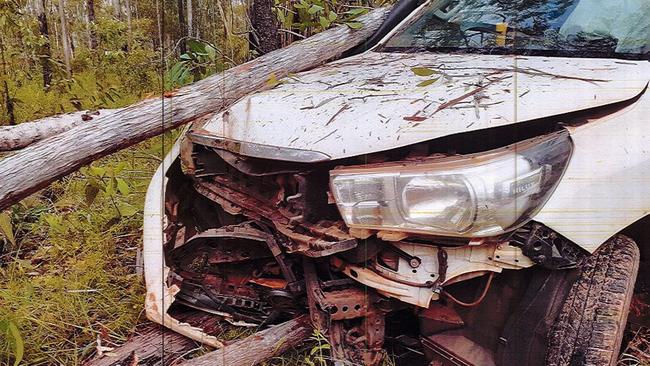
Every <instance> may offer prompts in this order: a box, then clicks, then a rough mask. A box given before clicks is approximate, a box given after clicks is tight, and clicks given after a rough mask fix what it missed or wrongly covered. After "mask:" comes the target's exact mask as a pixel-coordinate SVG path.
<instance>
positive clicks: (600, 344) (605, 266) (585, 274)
mask: <svg viewBox="0 0 650 366" xmlns="http://www.w3.org/2000/svg"><path fill="white" fill-rule="evenodd" d="M638 269H639V248H638V247H637V246H636V243H634V241H633V240H632V239H630V238H628V237H625V236H622V235H618V236H616V237H614V238H612V239H610V240H609V241H608V242H607V243H605V244H603V245H602V246H601V247H600V248H599V249H598V250H597V251H596V252H594V253H593V254H592V255H591V256H589V257H588V258H587V259H586V260H585V262H584V264H583V266H582V269H581V273H580V275H579V277H578V279H577V281H576V282H575V283H574V284H573V286H572V287H571V290H570V292H569V295H568V297H567V299H566V301H565V302H564V305H563V306H562V309H561V311H560V314H559V315H558V318H557V320H556V322H555V323H554V324H553V327H552V328H551V332H550V334H549V347H548V351H547V354H546V363H547V365H549V366H564V365H571V366H586V365H593V366H606V365H614V364H616V360H617V356H618V353H619V350H620V347H621V341H622V339H623V332H624V331H625V324H626V322H627V313H628V309H629V306H630V301H631V299H632V294H633V292H634V282H635V280H636V275H637V272H638Z"/></svg>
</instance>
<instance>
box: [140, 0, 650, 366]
mask: <svg viewBox="0 0 650 366" xmlns="http://www.w3.org/2000/svg"><path fill="white" fill-rule="evenodd" d="M405 3H406V4H407V5H410V6H412V7H411V9H410V10H412V11H410V10H409V11H408V12H407V13H408V14H401V15H400V11H401V12H402V13H404V10H403V9H404V8H405V6H406V5H404V4H405ZM400 4H401V5H402V10H400V11H397V10H395V11H394V13H396V14H393V15H392V16H393V19H392V21H393V22H394V21H395V18H396V17H400V16H401V17H402V20H401V21H400V22H399V24H398V25H397V26H395V27H392V28H393V29H390V31H389V32H387V34H385V35H384V36H383V37H381V40H380V41H379V42H378V43H376V44H375V45H373V46H372V47H371V48H370V50H368V51H364V52H361V53H358V54H356V55H351V56H348V57H344V58H342V59H340V60H337V61H334V62H331V63H329V64H326V65H324V66H322V67H319V68H316V69H313V70H311V71H308V72H303V73H300V74H297V75H293V76H291V77H290V78H287V79H285V80H282V82H281V83H280V84H279V85H277V86H275V87H273V88H270V89H268V90H264V91H261V92H258V93H255V94H252V95H249V96H247V97H245V98H243V99H242V100H239V101H238V102H237V103H235V104H234V105H233V106H232V107H231V108H229V109H228V110H227V111H225V112H223V113H220V114H219V115H218V116H216V117H213V118H211V119H208V120H205V121H202V122H200V123H195V124H194V125H192V126H191V127H190V128H189V129H188V130H187V132H186V133H185V135H184V136H183V137H182V138H181V140H179V141H178V142H177V144H176V145H175V146H174V149H173V151H172V152H171V153H170V155H169V156H168V157H167V158H166V160H165V163H164V164H163V165H162V166H161V167H160V169H159V170H158V172H157V173H156V175H155V177H154V179H153V181H152V183H151V186H150V188H149V191H148V193H147V202H146V212H145V238H144V240H145V241H144V245H145V252H144V254H145V274H146V280H147V289H148V294H147V300H146V301H147V303H146V309H147V315H148V316H149V317H150V318H151V319H152V320H154V321H157V322H159V323H162V324H164V325H165V326H168V327H170V328H172V329H174V330H175V331H177V332H180V333H182V334H184V335H187V336H189V337H191V338H193V339H196V340H199V341H201V342H204V343H206V344H210V345H213V346H219V341H218V340H217V339H216V338H215V337H213V336H211V335H208V334H207V333H206V332H204V330H202V329H201V328H200V325H191V324H185V323H182V322H180V321H178V320H176V318H175V316H173V314H172V310H174V309H175V308H177V309H183V308H193V309H199V310H201V311H205V312H208V313H211V314H215V315H217V316H220V317H223V318H224V319H226V320H228V321H230V322H231V323H233V324H236V325H241V326H262V327H264V326H270V325H273V324H277V323H279V322H282V321H283V320H286V319H288V318H292V317H295V316H296V315H297V314H301V313H309V314H310V316H311V319H312V321H313V323H314V324H315V326H317V327H319V328H320V329H321V330H322V331H323V332H324V334H326V335H327V337H328V338H329V340H330V343H331V345H332V350H333V357H334V358H335V359H337V360H339V361H340V362H343V363H345V362H352V363H355V364H364V365H376V364H378V363H379V362H380V361H381V358H382V357H383V355H384V353H385V352H384V350H385V349H386V348H387V347H389V346H390V347H393V346H394V344H395V343H399V342H400V341H401V342H402V343H407V346H406V347H404V348H408V349H418V350H420V352H422V353H423V354H424V355H425V356H426V358H427V359H428V360H434V359H435V360H438V362H442V364H451V365H481V366H483V365H612V364H615V362H616V359H617V357H618V352H619V348H620V345H621V341H622V337H623V331H624V328H625V325H626V319H627V311H628V307H629V304H630V301H631V298H632V295H633V291H634V284H635V279H636V277H637V272H638V270H639V261H640V256H641V255H643V253H644V250H646V251H647V250H648V249H650V248H649V247H648V245H647V243H648V241H647V240H648V238H649V237H650V235H649V234H650V230H645V229H646V228H647V227H648V224H650V221H648V217H650V216H648V214H649V212H650V183H649V182H650V125H649V123H650V120H649V118H650V93H647V87H648V82H649V81H650V62H648V59H649V52H650V1H648V0H619V1H605V0H524V1H507V0H435V1H427V2H425V3H422V4H416V3H415V2H413V1H411V2H408V1H406V2H404V1H403V2H402V3H400ZM400 4H398V8H399V6H400ZM406 8H407V9H408V6H406ZM635 242H636V243H635ZM639 247H640V248H641V249H642V250H641V251H640V250H639ZM162 258H164V260H162ZM389 343H390V344H389ZM391 349H398V348H394V347H393V348H391ZM396 352H398V351H396Z"/></svg>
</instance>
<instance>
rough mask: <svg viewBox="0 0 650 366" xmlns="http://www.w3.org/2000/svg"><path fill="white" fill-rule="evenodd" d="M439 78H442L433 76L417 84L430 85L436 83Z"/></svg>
mask: <svg viewBox="0 0 650 366" xmlns="http://www.w3.org/2000/svg"><path fill="white" fill-rule="evenodd" d="M439 79H440V78H433V79H429V80H425V81H423V82H421V83H419V84H418V85H417V86H428V85H431V84H433V83H435V82H436V81H438V80H439Z"/></svg>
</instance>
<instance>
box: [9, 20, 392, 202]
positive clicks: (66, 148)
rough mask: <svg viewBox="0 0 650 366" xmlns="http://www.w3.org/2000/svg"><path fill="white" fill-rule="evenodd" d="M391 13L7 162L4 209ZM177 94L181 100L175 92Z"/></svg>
mask: <svg viewBox="0 0 650 366" xmlns="http://www.w3.org/2000/svg"><path fill="white" fill-rule="evenodd" d="M388 12H389V8H380V9H376V10H373V11H372V12H370V13H368V14H366V15H364V16H361V17H359V18H358V21H359V22H361V23H362V24H363V27H362V28H361V29H358V30H351V29H349V28H348V27H347V26H338V27H336V28H332V29H329V30H326V31H324V32H322V33H319V34H316V35H314V36H312V37H309V38H307V39H305V40H302V41H298V42H295V43H293V44H291V45H290V46H288V47H286V48H282V49H279V50H275V51H273V52H270V53H268V54H266V55H263V56H260V57H258V58H256V59H255V60H252V61H250V62H247V63H245V64H242V65H239V66H236V67H234V68H232V69H229V70H226V71H224V72H222V73H220V74H217V75H213V76H211V77H209V78H206V79H204V80H201V81H199V82H196V83H194V84H192V85H189V86H187V87H184V88H181V89H179V90H178V91H176V92H175V93H169V94H166V95H165V96H164V97H161V98H160V99H148V100H145V101H142V102H140V103H137V104H135V105H133V106H130V107H127V108H124V109H121V110H118V111H116V112H115V113H113V114H111V115H109V116H105V117H99V118H97V119H96V121H95V122H94V123H92V124H82V125H79V126H76V127H74V128H72V129H70V130H68V131H66V132H63V133H61V134H58V135H57V136H56V138H52V139H45V140H43V141H41V142H38V143H36V144H34V145H31V146H29V147H26V148H24V149H23V150H21V151H19V152H17V153H15V154H13V155H10V156H8V157H6V158H4V159H3V160H0V177H2V179H1V180H0V210H3V209H5V208H7V207H9V206H10V205H11V204H13V203H15V202H17V201H19V200H21V199H23V198H25V197H27V196H29V195H30V194H32V193H34V192H36V191H38V190H39V189H42V188H44V187H46V186H47V185H48V184H50V183H51V182H52V181H54V180H56V179H58V178H60V177H63V176H65V175H67V174H70V173H72V172H74V171H76V170H77V169H79V168H80V167H82V166H84V165H86V164H89V163H90V162H92V161H94V160H96V159H99V158H101V157H103V156H106V155H109V154H111V153H113V152H116V151H118V150H121V149H124V148H126V147H129V146H132V145H134V144H136V143H138V142H141V141H143V140H146V139H148V138H150V137H153V136H156V135H159V134H161V133H163V132H164V131H166V130H170V129H173V128H176V127H179V126H181V125H183V124H184V123H187V122H190V121H192V120H194V119H197V118H200V117H205V116H207V115H210V114H213V113H216V112H219V111H221V110H223V109H224V108H226V107H227V106H229V105H230V104H232V103H233V102H234V101H236V100H237V99H239V98H242V97H243V96H245V95H246V94H249V93H251V92H253V91H255V90H258V89H260V88H262V87H264V86H265V85H266V83H267V81H268V80H269V77H270V76H271V75H275V77H276V78H282V77H285V76H286V75H288V74H289V73H295V72H299V71H303V70H307V69H310V68H313V67H315V66H318V65H321V64H323V63H324V62H326V61H328V60H330V59H333V58H336V57H337V56H339V55H340V54H341V53H342V52H345V51H347V50H349V49H351V48H353V47H354V46H356V45H358V44H360V43H362V42H363V41H364V40H365V39H367V38H368V37H370V36H371V35H372V34H373V33H374V31H375V30H377V28H378V27H379V26H380V25H381V23H382V22H383V20H384V18H385V17H386V15H387V14H388ZM172 94H173V95H172Z"/></svg>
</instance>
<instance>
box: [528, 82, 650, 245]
mask: <svg viewBox="0 0 650 366" xmlns="http://www.w3.org/2000/svg"><path fill="white" fill-rule="evenodd" d="M649 76H650V75H649ZM570 133H571V138H572V139H573V141H574V143H575V149H574V152H573V156H572V157H571V161H570V162H569V166H568V167H567V170H566V172H565V173H564V176H563V177H562V180H561V181H560V183H559V186H558V187H557V189H556V190H555V192H553V194H552V195H551V198H550V200H549V201H548V202H547V203H546V205H544V208H543V209H542V210H541V211H540V212H539V213H538V214H537V215H536V216H535V217H534V220H536V221H539V222H542V223H544V224H545V225H547V226H549V227H551V228H553V229H554V230H556V231H557V232H559V233H561V234H562V235H564V236H566V237H567V238H569V239H570V240H572V241H574V242H575V243H577V244H579V245H580V246H582V247H584V248H585V249H587V250H589V251H592V252H593V251H594V250H596V249H597V248H598V246H599V245H600V244H602V243H603V242H605V241H606V240H607V239H608V238H609V237H611V236H612V235H614V234H616V233H617V232H619V231H620V230H622V229H623V228H625V227H627V226H628V225H630V224H632V223H634V222H635V221H636V220H638V219H640V218H643V217H645V216H646V215H648V214H649V213H650V93H646V94H644V95H643V96H642V97H641V98H640V99H639V100H638V101H637V102H636V103H635V104H633V105H631V106H629V107H627V108H625V109H623V110H621V111H619V112H617V113H614V114H611V115H609V116H606V117H603V118H600V119H596V120H593V121H591V122H590V123H588V124H585V125H582V126H580V127H575V128H571V129H570Z"/></svg>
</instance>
